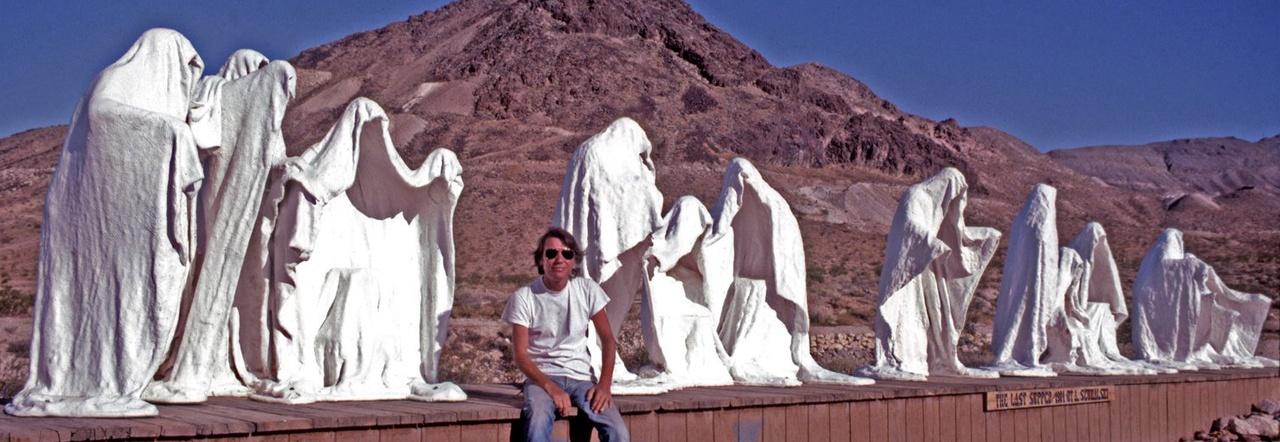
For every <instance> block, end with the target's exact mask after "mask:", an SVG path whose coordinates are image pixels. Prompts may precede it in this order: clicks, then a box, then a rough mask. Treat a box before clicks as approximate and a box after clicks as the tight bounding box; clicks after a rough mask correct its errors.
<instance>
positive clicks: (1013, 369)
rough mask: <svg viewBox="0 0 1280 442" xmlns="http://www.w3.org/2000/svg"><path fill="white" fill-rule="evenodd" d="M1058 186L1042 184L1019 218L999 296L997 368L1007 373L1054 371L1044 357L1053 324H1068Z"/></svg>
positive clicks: (995, 345) (995, 338)
mask: <svg viewBox="0 0 1280 442" xmlns="http://www.w3.org/2000/svg"><path fill="white" fill-rule="evenodd" d="M1056 196H1057V189H1054V188H1053V187H1052V186H1049V185H1046V184H1037V185H1035V187H1034V188H1032V190H1031V193H1030V194H1029V195H1028V196H1027V201H1026V203H1025V204H1024V205H1023V206H1022V211H1021V212H1018V216H1017V217H1016V218H1014V220H1013V228H1012V229H1011V231H1010V234H1009V253H1008V255H1007V256H1006V258H1005V261H1004V273H1003V274H1002V275H1001V279H1000V295H999V297H998V298H997V300H996V318H995V329H994V336H993V338H992V341H991V349H992V353H994V355H995V359H994V361H993V364H992V367H991V368H992V369H993V370H995V371H998V372H1000V374H1001V375H1005V376H1036V377H1047V376H1054V375H1055V373H1054V372H1053V370H1051V369H1050V368H1049V367H1048V366H1045V365H1043V364H1041V362H1040V357H1041V356H1042V355H1043V354H1044V352H1045V350H1046V349H1047V348H1048V345H1049V336H1048V328H1049V326H1050V325H1051V324H1052V323H1055V322H1056V323H1058V324H1062V322H1059V321H1062V318H1059V317H1058V316H1060V315H1062V310H1061V309H1060V308H1055V307H1056V306H1058V305H1060V303H1061V302H1062V301H1061V299H1062V297H1063V288H1061V287H1059V284H1058V281H1059V278H1058V274H1059V273H1060V272H1061V268H1060V263H1059V257H1060V255H1061V253H1062V252H1061V250H1059V249H1058V227H1057V221H1056V216H1057V210H1056V208H1055V204H1054V199H1055V197H1056Z"/></svg>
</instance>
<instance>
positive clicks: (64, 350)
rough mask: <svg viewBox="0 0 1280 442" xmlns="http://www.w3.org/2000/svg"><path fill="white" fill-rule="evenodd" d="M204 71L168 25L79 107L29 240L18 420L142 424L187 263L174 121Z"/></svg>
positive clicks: (190, 225) (183, 136)
mask: <svg viewBox="0 0 1280 442" xmlns="http://www.w3.org/2000/svg"><path fill="white" fill-rule="evenodd" d="M203 68H204V65H203V62H202V61H201V60H200V56H199V55H197V54H196V51H195V49H193V48H192V47H191V43H190V42H188V41H187V39H186V38H185V37H183V36H182V35H181V34H179V33H177V32H176V31H173V30H169V29H152V30H149V31H147V32H145V33H143V34H142V36H141V37H139V38H138V40H137V41H136V42H134V44H133V46H132V47H131V48H129V51H128V52H127V53H125V54H124V56H123V57H121V58H120V59H119V60H117V61H116V62H115V63H113V64H112V65H111V66H108V67H107V68H106V69H104V70H103V71H102V72H101V73H100V74H98V77H97V78H96V79H95V80H94V82H93V84H92V85H91V86H90V87H89V92H88V93H87V95H85V97H84V98H82V99H81V100H80V104H79V105H78V106H77V108H76V111H75V115H74V116H73V117H72V119H71V128H70V130H69V132H68V134H67V140H66V142H65V144H64V145H63V149H62V154H61V156H60V157H59V158H58V166H57V168H56V169H55V170H54V172H53V177H52V178H51V179H50V182H49V193H48V196H47V198H46V200H45V209H44V224H43V225H42V227H41V231H40V262H39V276H38V278H37V285H36V301H35V315H34V319H33V326H34V332H33V334H32V339H31V368H30V375H29V376H30V377H29V378H28V380H27V383H26V386H25V387H24V388H23V389H22V391H21V392H19V393H18V394H17V395H16V396H14V398H13V401H12V402H10V403H9V404H8V405H7V406H5V412H7V413H9V414H14V415H23V416H104V417H117V416H150V415H155V414H156V408H155V407H154V406H152V405H150V404H148V403H146V402H143V401H142V400H141V399H140V397H141V395H142V392H143V389H144V388H145V387H146V386H147V383H148V382H150V381H151V377H152V376H153V375H154V374H155V372H156V370H157V368H158V367H159V365H160V363H161V362H162V361H163V360H164V357H165V354H166V353H167V351H168V349H169V345H170V342H171V341H172V340H173V335H174V330H175V327H176V324H177V321H178V310H179V305H180V303H181V301H182V290H183V284H184V283H185V282H186V279H187V273H188V270H189V268H190V265H191V262H192V259H193V257H194V255H195V253H194V251H195V247H196V244H195V242H196V241H195V227H196V225H195V210H196V209H195V206H196V195H197V192H198V190H199V185H200V181H201V179H202V173H201V170H200V162H199V154H198V153H197V146H196V143H195V140H194V138H193V136H192V133H191V129H190V127H189V126H188V125H187V123H186V121H187V113H188V106H189V101H188V100H189V99H188V97H190V95H191V92H192V90H193V89H194V87H195V85H196V82H197V81H198V80H199V78H200V72H201V71H202V70H203Z"/></svg>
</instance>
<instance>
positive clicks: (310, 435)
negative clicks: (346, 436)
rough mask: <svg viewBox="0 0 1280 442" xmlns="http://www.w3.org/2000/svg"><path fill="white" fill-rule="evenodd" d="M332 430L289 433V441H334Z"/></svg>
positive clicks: (335, 439)
mask: <svg viewBox="0 0 1280 442" xmlns="http://www.w3.org/2000/svg"><path fill="white" fill-rule="evenodd" d="M335 441H337V438H335V437H334V434H333V432H332V431H308V432H305V433H289V442H335Z"/></svg>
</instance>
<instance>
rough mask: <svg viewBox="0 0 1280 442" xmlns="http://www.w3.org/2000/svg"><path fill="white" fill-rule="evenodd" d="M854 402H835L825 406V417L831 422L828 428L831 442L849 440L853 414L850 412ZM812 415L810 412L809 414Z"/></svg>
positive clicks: (845, 441) (846, 441)
mask: <svg viewBox="0 0 1280 442" xmlns="http://www.w3.org/2000/svg"><path fill="white" fill-rule="evenodd" d="M853 404H854V403H851V402H836V403H833V404H830V405H829V406H828V408H827V413H828V414H827V417H828V419H829V420H830V422H831V424H830V425H828V429H830V434H828V436H830V440H831V442H850V439H851V434H850V428H851V427H852V426H853V416H852V415H851V414H850V412H851V410H852V409H853V406H852V405H853ZM811 415H812V414H811Z"/></svg>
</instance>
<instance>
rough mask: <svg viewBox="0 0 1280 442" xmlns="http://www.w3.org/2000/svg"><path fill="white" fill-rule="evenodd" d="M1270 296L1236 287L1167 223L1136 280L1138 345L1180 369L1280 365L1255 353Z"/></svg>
mask: <svg viewBox="0 0 1280 442" xmlns="http://www.w3.org/2000/svg"><path fill="white" fill-rule="evenodd" d="M1270 304H1271V300H1270V299H1268V298H1267V297H1266V296H1263V295H1257V294H1252V293H1243V292H1238V291H1235V290H1232V289H1230V288H1228V287H1227V286H1226V284H1223V282H1222V279H1221V278H1219V277H1218V274H1217V272H1215V271H1214V270H1213V267H1210V266H1209V264H1207V263H1205V262H1204V261H1202V260H1200V258H1197V257H1196V256H1195V255H1192V254H1190V253H1186V251H1185V250H1184V248H1183V243H1182V232H1180V231H1178V230H1177V229H1166V230H1165V231H1164V233H1162V234H1161V235H1160V238H1159V239H1158V240H1156V244H1155V245H1154V246H1152V247H1151V250H1150V251H1148V252H1147V256H1146V257H1145V258H1143V259H1142V266H1141V267H1140V268H1139V269H1138V278H1137V280H1136V281H1135V282H1134V285H1133V305H1134V314H1133V318H1132V319H1133V321H1132V327H1133V348H1134V351H1135V352H1136V353H1137V356H1138V358H1139V359H1144V360H1146V361H1148V362H1151V363H1154V364H1158V365H1162V366H1170V367H1173V368H1177V369H1184V370H1194V369H1196V368H1219V367H1220V366H1224V365H1225V366H1241V367H1262V366H1276V361H1274V360H1272V359H1267V358H1262V357H1258V356H1255V355H1254V352H1255V351H1256V350H1257V347H1258V338H1259V335H1261V333H1262V324H1263V322H1264V321H1265V320H1266V317H1267V309H1268V307H1269V306H1270Z"/></svg>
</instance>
